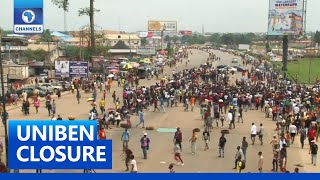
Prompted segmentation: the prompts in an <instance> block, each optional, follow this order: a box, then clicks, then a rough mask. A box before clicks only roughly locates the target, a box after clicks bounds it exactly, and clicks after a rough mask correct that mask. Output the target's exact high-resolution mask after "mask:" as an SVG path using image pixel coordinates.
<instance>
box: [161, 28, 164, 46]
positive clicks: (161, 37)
mask: <svg viewBox="0 0 320 180" xmlns="http://www.w3.org/2000/svg"><path fill="white" fill-rule="evenodd" d="M163 30H164V29H162V30H161V51H163Z"/></svg>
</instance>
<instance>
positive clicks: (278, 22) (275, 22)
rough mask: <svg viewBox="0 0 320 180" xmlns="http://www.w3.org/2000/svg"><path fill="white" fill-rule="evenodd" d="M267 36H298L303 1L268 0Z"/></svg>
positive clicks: (301, 29) (300, 28) (300, 31)
mask: <svg viewBox="0 0 320 180" xmlns="http://www.w3.org/2000/svg"><path fill="white" fill-rule="evenodd" d="M269 3H270V4H269V22H268V23H269V24H268V35H275V36H281V35H300V34H302V32H303V13H304V0H270V1H269Z"/></svg>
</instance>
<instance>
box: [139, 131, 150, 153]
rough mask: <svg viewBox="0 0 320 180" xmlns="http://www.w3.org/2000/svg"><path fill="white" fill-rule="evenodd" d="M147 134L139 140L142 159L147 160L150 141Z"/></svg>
mask: <svg viewBox="0 0 320 180" xmlns="http://www.w3.org/2000/svg"><path fill="white" fill-rule="evenodd" d="M147 135H148V134H147V133H144V135H143V137H142V138H141V139H140V144H141V149H142V153H143V158H144V159H147V158H148V156H147V154H148V150H149V145H150V139H149V138H148V137H147Z"/></svg>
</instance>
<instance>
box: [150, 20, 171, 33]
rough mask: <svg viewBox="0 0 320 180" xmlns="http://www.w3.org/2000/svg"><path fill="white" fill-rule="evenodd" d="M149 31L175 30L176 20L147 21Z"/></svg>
mask: <svg viewBox="0 0 320 180" xmlns="http://www.w3.org/2000/svg"><path fill="white" fill-rule="evenodd" d="M148 30H149V31H175V32H176V31H177V21H148Z"/></svg>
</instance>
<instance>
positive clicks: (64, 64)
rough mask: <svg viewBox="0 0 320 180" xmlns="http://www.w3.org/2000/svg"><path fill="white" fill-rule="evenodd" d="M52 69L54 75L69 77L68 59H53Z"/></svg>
mask: <svg viewBox="0 0 320 180" xmlns="http://www.w3.org/2000/svg"><path fill="white" fill-rule="evenodd" d="M54 69H55V74H56V77H69V71H70V64H69V61H55V63H54Z"/></svg>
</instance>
